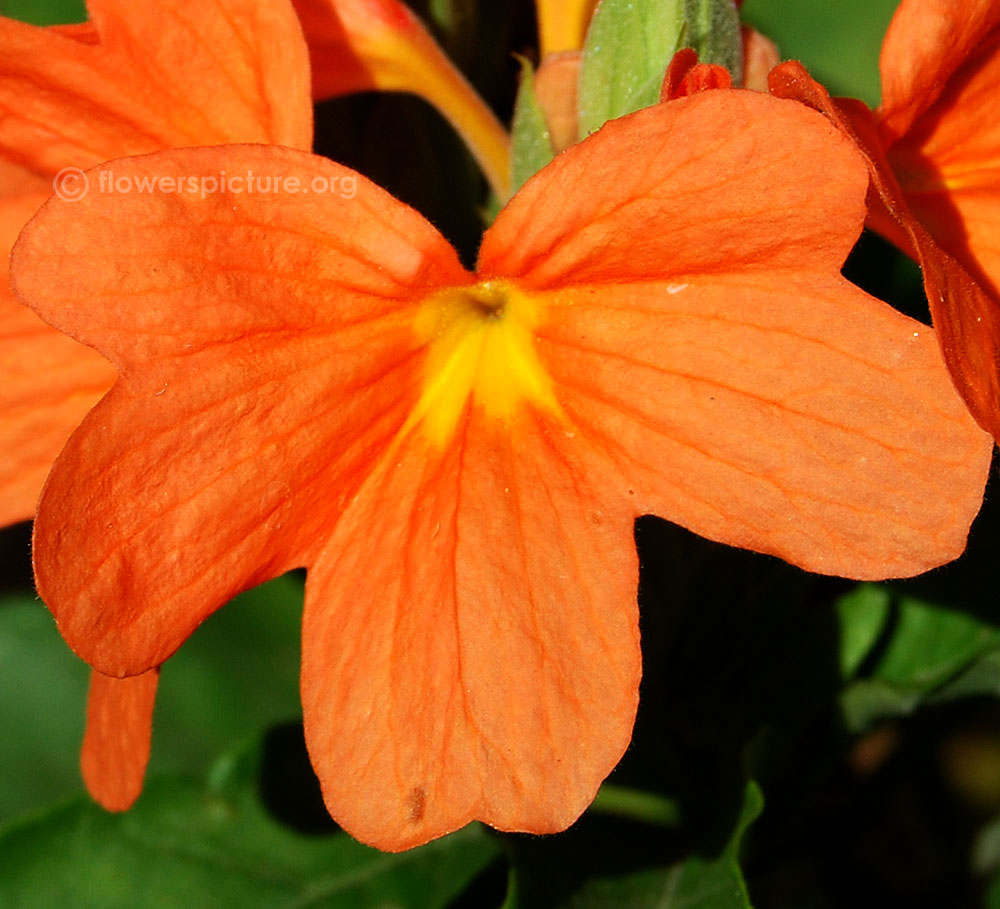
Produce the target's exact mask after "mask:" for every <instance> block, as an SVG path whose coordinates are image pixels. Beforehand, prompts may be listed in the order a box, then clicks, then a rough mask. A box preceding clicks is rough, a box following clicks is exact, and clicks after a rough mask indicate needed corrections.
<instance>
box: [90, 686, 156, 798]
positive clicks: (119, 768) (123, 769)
mask: <svg viewBox="0 0 1000 909" xmlns="http://www.w3.org/2000/svg"><path fill="white" fill-rule="evenodd" d="M159 676H160V671H159V670H158V669H153V670H151V671H149V672H145V673H143V674H142V675H138V676H135V677H133V678H129V679H113V678H109V677H108V676H106V675H101V674H100V673H99V672H91V673H90V694H89V696H88V698H87V731H86V733H85V735H84V738H83V749H82V750H81V752H80V769H81V771H82V773H83V780H84V782H85V783H86V784H87V789H88V790H89V791H90V794H91V795H92V796H93V797H94V799H95V800H96V801H97V802H99V803H100V804H101V805H103V806H104V807H105V808H106V809H107V810H108V811H126V810H127V809H129V808H131V807H132V804H133V802H135V800H136V799H137V798H138V797H139V793H140V792H142V782H143V778H144V777H145V775H146V764H147V763H149V748H150V739H151V737H152V733H153V705H154V703H155V701H156V685H157V682H158V680H159Z"/></svg>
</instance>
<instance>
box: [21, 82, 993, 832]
mask: <svg viewBox="0 0 1000 909" xmlns="http://www.w3.org/2000/svg"><path fill="white" fill-rule="evenodd" d="M223 162H225V166H226V168H227V169H228V170H234V169H236V168H239V169H247V168H250V167H253V169H254V170H255V171H256V172H266V171H267V170H269V169H270V170H280V171H281V172H282V173H286V174H288V175H294V176H296V177H298V178H299V179H300V180H301V181H303V183H308V182H310V181H311V179H312V178H313V177H314V176H316V175H321V176H322V177H323V178H324V179H326V180H327V182H328V183H329V182H330V181H332V180H333V179H334V178H336V179H338V180H343V179H345V178H347V177H349V176H351V174H350V172H349V171H346V170H345V169H343V168H340V167H338V166H337V165H333V164H331V163H329V162H325V161H322V160H321V159H315V158H311V157H309V156H305V155H302V154H300V153H297V152H292V151H288V150H267V149H256V148H253V147H248V146H244V147H239V148H230V149H221V150H204V149H203V150H189V151H183V152H173V153H165V154H162V155H156V156H150V157H148V158H138V159H132V160H129V161H118V162H112V164H111V165H109V167H110V166H113V167H114V168H115V169H116V171H117V170H119V169H121V172H122V173H129V174H132V175H135V176H139V175H141V174H152V173H156V172H160V171H162V170H163V169H164V168H165V167H166V166H168V165H170V166H174V165H176V166H178V167H181V166H182V167H183V168H184V172H186V173H212V172H215V171H217V170H218V169H219V167H220V166H222V165H223ZM636 162H641V166H637V164H636ZM91 179H99V173H98V172H97V171H94V172H92V173H91ZM355 179H356V180H357V183H356V192H355V193H353V194H352V197H351V198H350V199H339V198H337V197H336V196H335V195H326V196H322V197H320V196H317V195H316V194H310V195H290V194H285V195H284V196H281V197H271V198H264V197H262V196H259V195H255V196H254V197H250V196H248V195H238V194H228V195H223V194H217V195H211V196H208V197H207V198H206V199H201V198H200V197H192V196H181V195H178V194H172V195H169V194H159V195H157V194H150V195H146V196H145V197H139V196H134V197H128V198H121V199H117V200H115V199H113V198H111V197H104V198H94V199H91V198H90V197H88V198H87V199H85V200H84V201H83V202H80V203H76V205H75V207H74V208H72V209H70V208H69V206H68V204H67V203H62V202H58V201H52V202H49V203H48V204H47V205H46V206H45V208H44V209H43V210H42V212H41V213H40V214H39V215H38V216H37V217H36V219H35V220H34V221H33V222H32V223H31V225H29V227H28V228H27V230H26V231H25V233H24V235H23V236H22V239H21V241H20V243H19V245H18V246H17V248H16V249H15V255H14V272H13V273H14V282H15V289H16V290H17V292H18V293H19V294H20V295H21V296H22V298H23V299H25V300H27V301H28V302H30V304H31V305H32V306H33V307H34V308H35V309H36V311H38V312H39V313H40V314H41V315H42V316H43V317H44V318H46V319H49V320H50V321H52V322H53V323H54V324H57V325H59V326H60V327H62V328H64V329H65V330H67V331H69V332H70V333H71V334H73V335H74V336H75V337H77V338H79V339H82V340H85V341H86V342H87V343H88V344H91V345H93V346H95V347H96V348H97V349H99V350H100V351H102V352H103V353H104V354H105V355H107V356H108V357H109V358H111V359H112V360H113V361H115V362H116V363H117V364H118V365H119V367H120V369H121V378H120V380H119V381H118V383H117V384H116V386H115V388H114V389H113V391H112V392H111V393H110V394H109V395H108V396H107V397H106V398H105V399H104V400H103V401H102V403H101V404H100V405H99V406H98V407H97V408H96V409H95V410H94V411H93V412H92V414H91V416H90V417H88V419H87V420H86V421H85V423H84V424H83V425H82V426H81V428H80V429H79V430H78V431H77V432H76V433H75V434H74V436H73V437H72V439H71V440H70V443H69V444H68V446H67V448H66V450H65V451H64V453H63V455H62V456H61V457H60V459H59V461H58V462H57V464H56V466H55V468H54V471H53V474H52V478H51V479H50V481H49V483H48V485H47V487H46V491H45V494H44V496H43V500H42V503H41V507H40V510H39V516H38V519H37V522H36V540H37V542H38V547H37V551H38V552H39V553H40V554H41V555H40V556H39V564H38V566H37V572H38V580H39V585H40V589H41V591H42V594H43V596H45V598H46V599H47V600H48V601H49V603H50V605H51V606H52V608H53V611H54V612H55V613H56V615H57V617H58V618H59V621H60V626H61V628H62V630H63V632H64V634H65V635H66V637H67V638H68V640H69V641H70V643H71V645H72V646H74V647H75V648H76V649H78V651H79V652H81V653H82V654H83V655H84V656H86V657H87V658H88V659H89V660H91V661H92V662H94V663H95V664H96V665H97V667H98V668H99V669H102V670H104V671H106V672H109V673H112V672H114V673H119V674H122V673H136V672H140V671H142V670H144V669H148V668H151V667H153V666H155V665H157V664H158V663H159V662H161V661H162V660H163V659H165V658H166V657H167V656H169V654H170V653H171V652H172V650H173V649H174V648H176V646H177V645H178V644H179V643H180V641H181V640H183V638H184V637H185V636H186V635H187V634H188V633H190V631H191V630H192V629H193V627H194V626H195V625H196V624H197V622H198V621H200V620H201V619H202V618H204V616H205V615H207V614H208V612H210V611H211V610H212V609H214V608H216V607H218V606H219V605H221V604H222V603H223V602H224V601H225V600H226V599H228V598H229V597H230V596H232V595H233V594H234V593H236V592H237V591H238V590H240V589H243V588H244V587H246V586H249V585H251V584H254V583H258V582H260V581H263V580H265V579H266V578H268V577H271V576H273V575H275V574H278V573H281V572H282V571H284V570H285V569H287V568H288V567H291V566H293V565H306V566H307V567H308V569H309V579H308V582H307V593H306V609H305V615H304V620H303V670H302V690H303V705H304V718H305V724H306V736H307V744H308V746H309V749H310V754H311V757H312V760H313V762H314V765H315V767H316V769H317V773H318V774H319V777H320V781H321V784H322V787H323V792H324V797H325V799H326V802H327V805H328V807H329V808H330V811H331V813H332V814H333V816H334V817H335V818H336V819H337V820H338V821H339V822H340V823H341V824H343V825H344V826H345V828H346V829H347V830H348V831H349V832H351V833H352V834H353V835H355V836H357V837H359V838H361V839H363V840H364V841H365V842H368V843H370V844H372V845H375V846H378V847H380V848H384V849H404V848H408V847H410V846H414V845H417V844H418V843H421V842H425V841H426V840H428V839H430V838H433V837H435V836H438V835H441V834H443V833H445V832H447V831H449V830H452V829H455V828H457V827H460V826H462V825H463V824H465V823H466V822H468V821H469V820H471V819H473V818H480V819H483V820H485V821H486V822H488V823H490V824H493V825H495V826H497V827H500V828H502V829H512V830H527V831H534V832H547V831H554V830H559V829H562V828H564V827H565V826H567V825H568V824H569V823H571V822H572V821H573V820H574V819H575V818H576V817H577V816H578V815H579V813H580V812H581V811H582V810H583V808H584V807H585V806H586V804H587V803H588V802H589V801H590V799H591V798H592V797H593V795H594V793H595V792H596V790H597V787H598V786H599V784H600V782H601V780H602V779H603V777H604V776H605V775H606V774H607V773H608V772H609V771H610V769H611V768H612V767H613V766H614V764H615V762H616V761H617V760H618V759H619V758H620V756H621V754H622V752H623V750H624V748H625V747H626V744H627V741H628V738H629V734H630V730H631V726H632V722H633V719H634V715H635V708H636V697H637V691H638V683H639V650H638V630H637V622H636V605H635V597H636V583H637V564H636V555H635V550H634V542H633V522H634V520H635V518H636V517H637V516H638V515H641V514H643V513H646V512H654V513H657V514H661V515H663V516H664V517H667V518H669V519H671V520H674V521H677V522H679V523H682V524H684V525H685V526H687V527H690V528H691V529H693V530H695V531H696V532H698V533H702V534H704V535H706V536H709V537H711V538H713V539H717V540H721V541H724V542H728V543H731V544H734V545H741V546H750V547H752V548H757V549H760V550H761V551H764V552H768V553H774V554H776V555H780V556H781V557H782V558H785V559H788V560H789V561H792V562H794V563H795V564H798V565H801V566H803V567H805V568H809V569H812V570H817V571H823V572H828V573H842V574H847V575H850V576H854V577H864V578H869V577H886V576H895V575H902V574H910V573H915V572H917V571H922V570H925V569H926V568H928V567H930V566H932V565H935V564H940V563H941V562H943V561H946V560H948V559H950V558H953V557H954V556H955V555H957V554H958V552H960V551H961V549H962V547H963V545H964V540H965V535H966V532H967V530H968V525H969V522H970V521H971V519H972V517H973V515H974V514H975V512H976V510H977V509H978V506H979V503H980V501H981V495H982V486H983V483H984V481H985V476H986V472H987V469H988V465H989V458H990V453H991V442H990V439H989V438H988V437H987V436H986V435H985V434H984V433H983V432H981V431H980V430H979V429H978V428H977V427H976V426H975V424H974V423H973V421H972V420H971V418H970V417H969V416H968V413H967V412H966V410H965V408H964V406H963V405H962V403H961V401H960V400H959V398H958V397H957V395H956V394H955V392H954V390H953V388H952V386H951V383H950V381H949V378H948V374H947V371H946V370H945V367H944V364H943V362H942V361H941V358H940V353H939V351H938V347H937V344H936V342H935V339H934V337H933V333H932V332H931V330H930V329H928V328H926V327H925V326H923V325H920V324H919V323H916V322H913V321H911V320H909V319H906V318H905V317H903V316H901V315H899V314H898V313H895V312H894V311H893V310H891V309H890V308H889V307H887V306H885V305H884V304H881V303H879V302H878V301H875V300H873V299H872V298H870V297H868V296H866V295H865V294H863V293H862V292H861V291H860V290H858V289H857V288H855V287H853V286H852V285H850V284H849V283H848V282H846V281H845V280H844V279H843V278H842V277H841V276H840V273H839V270H840V267H841V265H842V262H843V260H844V258H845V256H846V255H847V252H848V250H849V249H850V247H851V245H852V244H853V242H854V240H855V239H856V238H857V236H858V234H859V232H860V230H861V225H862V222H863V219H864V212H865V206H864V197H865V191H866V187H867V183H868V176H867V171H866V168H865V164H864V161H863V159H862V158H861V156H860V155H859V154H858V153H857V151H856V150H855V148H854V146H853V144H852V142H851V141H850V140H849V139H847V138H845V137H844V136H842V135H840V134H839V133H838V131H837V130H836V129H835V128H834V127H833V126H831V125H830V124H829V123H828V122H827V121H826V120H825V119H824V118H823V117H821V116H820V115H819V114H817V113H815V112H814V111H810V110H808V109H806V108H805V107H804V106H802V105H799V104H797V103H793V102H786V101H779V100H777V99H774V98H770V97H767V96H762V95H758V94H756V93H752V92H734V91H731V90H717V91H710V92H703V93H700V94H696V95H693V96H690V97H686V98H682V99H680V100H677V101H672V102H670V103H668V104H663V105H659V106H657V107H655V108H650V109H647V110H645V111H640V112H638V113H636V114H633V115H631V116H629V117H627V118H623V119H622V120H620V121H613V122H611V123H609V124H607V125H606V126H605V127H604V128H602V129H601V130H600V131H599V132H597V133H596V134H595V135H594V136H592V137H590V138H588V139H586V140H584V141H583V142H582V143H580V144H578V145H575V146H573V147H572V148H570V149H568V150H567V151H566V152H565V153H563V154H562V155H560V156H559V157H558V158H557V159H556V160H555V162H554V163H553V164H552V165H550V166H548V167H546V168H544V169H543V170H541V171H540V172H539V173H538V174H536V175H535V176H534V177H533V178H532V179H531V180H529V181H528V182H527V183H526V184H525V186H524V187H523V188H522V190H521V191H520V192H519V193H518V194H517V196H516V197H515V198H514V199H513V200H512V202H511V203H510V205H509V206H508V207H507V208H506V209H505V210H504V211H502V212H501V214H500V215H499V217H498V218H497V220H496V222H495V223H494V225H493V226H492V227H491V228H490V230H489V231H488V232H487V234H486V236H485V238H484V242H483V246H482V251H481V255H480V262H479V265H478V274H477V275H470V274H468V273H466V272H465V271H464V270H463V269H462V268H461V266H460V264H459V263H458V261H457V258H456V256H455V253H454V252H453V251H452V250H451V248H450V247H449V246H448V245H447V244H446V243H445V241H444V240H443V239H442V238H441V237H440V235H439V234H438V233H437V232H436V231H435V230H434V229H433V228H432V227H431V226H430V225H429V224H427V223H426V222H425V221H423V219H421V218H420V217H419V216H418V215H417V214H416V213H414V212H412V211H411V210H409V209H407V208H405V207H404V206H402V205H401V204H400V203H398V202H396V201H395V200H393V199H391V198H390V197H388V196H387V195H386V194H385V193H383V192H382V191H381V190H379V189H378V188H377V187H375V186H373V185H372V184H369V183H367V181H364V180H363V179H361V178H359V177H357V178H355ZM581 187H585V188H586V190H587V191H586V192H581V191H580V190H581ZM693 213H696V215H695V214H693ZM57 238H58V242H57ZM53 250H56V251H53ZM54 272H57V273H58V274H59V276H60V280H59V281H56V282H53V281H52V280H51V277H52V274H53V273H54ZM137 300H141V301H143V304H144V305H142V306H136V305H135V303H136V301H137ZM804 363H807V364H808V367H809V368H808V369H805V370H804V369H803V368H802V365H803V364H804Z"/></svg>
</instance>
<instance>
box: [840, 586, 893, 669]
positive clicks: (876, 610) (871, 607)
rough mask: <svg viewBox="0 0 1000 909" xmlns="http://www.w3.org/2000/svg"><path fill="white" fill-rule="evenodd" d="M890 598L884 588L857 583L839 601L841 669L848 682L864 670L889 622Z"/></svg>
mask: <svg viewBox="0 0 1000 909" xmlns="http://www.w3.org/2000/svg"><path fill="white" fill-rule="evenodd" d="M890 599H891V597H890V595H889V591H887V590H886V589H885V588H884V587H879V586H877V585H875V584H858V586H857V587H855V588H854V589H853V590H852V591H851V592H850V593H848V594H845V595H844V596H842V597H841V598H840V599H839V600H838V601H837V617H838V619H839V621H840V669H841V672H842V674H843V677H844V678H845V679H849V678H850V677H851V676H853V675H854V673H855V672H857V671H858V669H859V668H860V667H861V663H862V662H863V661H864V658H865V657H866V656H868V654H869V652H870V651H871V649H872V647H873V646H874V645H875V642H876V641H877V640H878V637H879V635H880V634H881V633H882V631H883V629H884V628H885V625H886V622H887V621H888V619H889V609H890Z"/></svg>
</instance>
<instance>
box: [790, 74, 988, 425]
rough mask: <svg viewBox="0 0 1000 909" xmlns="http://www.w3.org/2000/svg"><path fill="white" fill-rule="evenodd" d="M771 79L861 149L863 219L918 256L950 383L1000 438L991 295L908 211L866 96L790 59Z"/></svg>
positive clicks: (974, 412)
mask: <svg viewBox="0 0 1000 909" xmlns="http://www.w3.org/2000/svg"><path fill="white" fill-rule="evenodd" d="M770 86H771V91H772V92H774V93H775V94H780V95H781V96H782V97H787V98H796V99H798V100H799V101H801V103H803V104H806V105H808V106H810V107H812V108H814V109H815V110H818V111H822V112H823V113H824V114H825V115H826V116H827V117H828V118H829V119H830V121H831V122H832V123H833V124H835V125H836V126H837V128H838V129H840V130H841V132H842V133H843V134H844V135H845V136H847V137H848V138H849V139H850V140H851V141H852V142H853V143H854V144H855V146H856V147H857V148H858V149H859V150H860V151H861V152H862V154H863V155H864V158H865V163H866V164H867V167H868V173H869V178H870V181H871V185H870V189H869V193H868V208H869V214H868V221H869V223H870V224H871V225H872V226H874V227H875V228H876V229H877V230H878V231H879V232H880V233H882V234H883V235H884V236H886V237H888V238H889V239H890V240H892V242H894V243H896V244H897V245H898V246H899V247H900V248H901V249H903V250H904V251H905V252H907V253H908V254H909V255H912V256H913V257H914V258H916V259H917V261H919V262H920V266H921V268H922V270H923V276H924V290H925V291H926V293H927V301H928V304H929V306H930V311H931V320H932V321H933V323H934V328H935V331H936V332H937V334H938V343H939V345H940V347H941V352H942V354H943V355H944V359H945V363H946V364H947V366H948V370H949V372H950V373H951V378H952V381H953V383H954V385H955V388H956V389H957V390H958V393H959V394H960V395H961V396H962V399H963V400H964V401H965V403H966V406H967V407H968V408H969V411H970V413H971V414H972V416H973V417H974V418H975V420H976V421H977V422H978V423H979V425H980V426H982V427H983V428H984V429H985V430H986V431H987V432H989V433H990V434H991V435H992V436H993V437H994V438H1000V307H998V306H997V301H996V299H995V298H994V297H993V296H991V295H990V294H989V293H988V292H987V291H986V290H985V289H984V286H983V285H982V284H981V283H979V282H977V281H976V279H975V278H974V277H973V275H971V274H970V273H969V271H968V270H967V269H966V268H965V267H964V266H963V265H962V264H961V263H960V262H958V261H957V260H956V259H955V258H954V257H952V256H951V255H949V253H948V252H946V251H945V249H943V248H942V247H941V246H940V245H939V244H938V242H937V240H935V238H934V237H932V236H931V234H930V233H929V232H928V230H927V228H926V227H924V225H923V224H922V223H921V222H920V221H918V220H917V219H916V218H915V217H914V215H913V213H912V212H911V211H910V208H909V205H908V202H907V199H906V198H905V197H904V195H903V191H902V189H901V188H900V186H899V184H898V183H897V182H896V178H895V176H894V175H893V172H892V169H891V167H890V165H889V162H888V160H887V159H886V155H885V151H884V149H883V147H882V140H881V137H880V135H879V133H878V126H877V123H876V120H875V117H874V115H873V114H872V112H871V111H870V110H868V108H867V107H866V106H865V105H864V104H862V103H861V102H855V101H851V100H850V99H848V100H846V101H844V100H841V101H838V102H837V103H834V102H833V100H832V99H831V98H830V96H829V94H828V93H827V91H826V89H824V88H823V87H822V86H821V85H819V83H817V82H816V81H815V80H814V79H812V78H811V77H810V76H809V74H808V73H807V72H806V71H805V69H804V67H803V66H802V65H801V64H800V63H796V62H794V61H790V62H788V63H783V64H781V66H778V67H776V68H775V69H774V70H773V71H772V73H771V76H770Z"/></svg>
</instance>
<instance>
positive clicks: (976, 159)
mask: <svg viewBox="0 0 1000 909" xmlns="http://www.w3.org/2000/svg"><path fill="white" fill-rule="evenodd" d="M880 69H881V75H882V105H881V107H880V108H879V109H878V110H877V111H875V112H872V111H870V110H868V108H867V107H865V106H864V105H862V104H861V103H860V102H852V101H839V102H838V104H839V109H838V110H836V111H835V112H831V116H832V117H833V118H834V119H835V120H837V121H839V122H840V123H841V126H842V128H844V129H845V130H847V131H849V132H851V133H852V134H853V136H854V138H855V139H856V141H858V142H859V143H860V145H861V147H862V148H863V149H864V150H865V153H866V155H867V156H868V158H869V164H870V167H871V170H872V179H873V190H874V191H873V194H872V199H871V212H870V223H871V225H872V226H873V227H874V228H875V229H876V230H878V231H880V232H881V233H882V234H884V235H885V236H886V237H887V238H889V239H890V240H892V241H893V242H895V243H896V244H897V245H898V246H900V248H902V249H903V250H904V251H905V252H907V253H909V254H910V255H912V256H914V257H915V258H916V259H917V260H918V261H919V262H920V264H921V266H922V268H923V271H924V283H925V288H926V290H927V298H928V301H929V303H930V309H931V315H932V317H933V320H934V325H935V328H936V329H937V331H938V335H939V338H940V341H941V345H942V350H943V351H944V355H945V358H946V360H947V362H948V366H949V368H950V370H951V373H952V377H953V379H954V381H955V384H956V386H957V388H958V389H959V391H960V392H961V394H962V396H963V398H964V399H965V401H966V403H967V404H968V406H969V408H970V410H971V411H972V414H973V415H974V416H975V417H976V419H977V420H978V421H979V423H980V425H982V426H983V427H984V428H986V429H987V430H989V431H990V432H991V433H992V434H993V435H994V437H996V438H1000V219H998V217H997V211H998V210H1000V119H998V117H997V114H996V111H997V107H998V104H1000V4H998V3H996V2H995V0H903V2H902V3H901V4H900V5H899V8H898V9H897V10H896V13H895V15H894V17H893V20H892V22H891V23H890V26H889V30H888V32H887V34H886V37H885V41H884V44H883V47H882V55H881V60H880ZM779 78H781V77H779ZM796 81H797V82H798V85H799V87H800V88H801V87H802V86H804V85H805V84H806V79H804V78H803V77H802V75H801V73H800V74H798V75H796V76H793V77H791V79H786V83H787V84H786V88H788V86H789V85H790V84H791V82H796ZM797 91H799V89H796V88H794V87H792V88H791V90H790V91H788V90H783V91H781V94H783V95H785V96H796V92H797ZM804 91H805V94H811V95H812V96H813V97H814V99H815V98H816V97H819V96H820V95H821V94H825V93H824V92H822V90H819V91H817V90H816V88H815V87H812V88H808V89H804ZM824 103H825V102H824ZM814 106H815V104H814Z"/></svg>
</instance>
